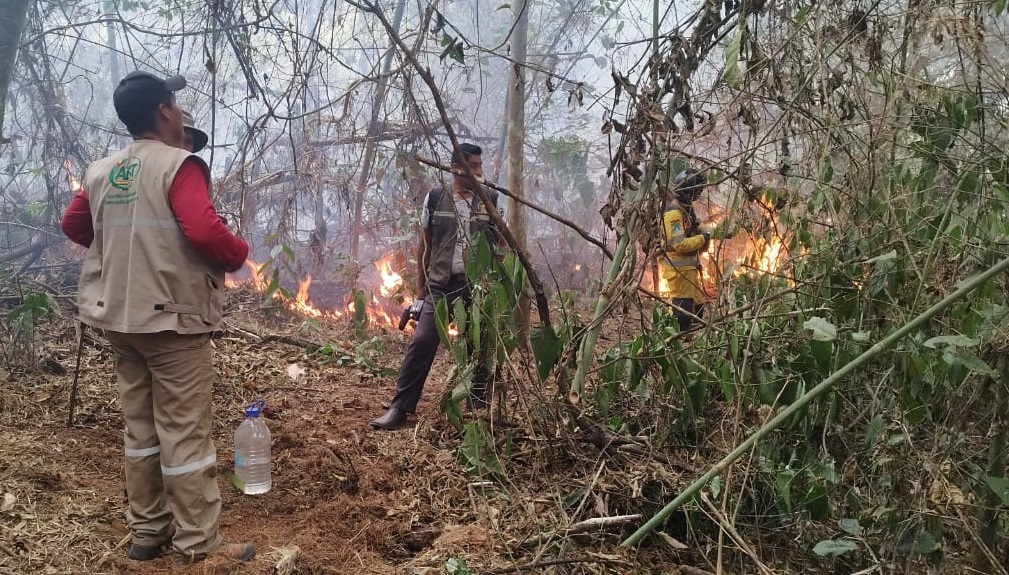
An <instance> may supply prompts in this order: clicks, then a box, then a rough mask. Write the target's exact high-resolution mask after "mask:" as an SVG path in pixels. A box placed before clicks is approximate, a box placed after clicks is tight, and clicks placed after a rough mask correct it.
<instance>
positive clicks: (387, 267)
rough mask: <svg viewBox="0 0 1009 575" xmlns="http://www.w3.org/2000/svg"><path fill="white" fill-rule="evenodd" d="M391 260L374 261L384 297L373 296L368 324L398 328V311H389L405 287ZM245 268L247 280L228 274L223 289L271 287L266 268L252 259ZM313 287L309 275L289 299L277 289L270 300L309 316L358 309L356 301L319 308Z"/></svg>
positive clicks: (341, 314) (336, 316)
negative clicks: (247, 274) (324, 308)
mask: <svg viewBox="0 0 1009 575" xmlns="http://www.w3.org/2000/svg"><path fill="white" fill-rule="evenodd" d="M392 259H393V255H392V254H389V255H387V256H384V257H383V258H381V259H379V260H378V261H376V262H375V267H376V268H377V270H378V273H379V277H380V278H381V285H379V286H377V288H378V292H379V294H380V295H381V298H380V297H379V295H376V294H372V296H371V300H370V302H369V303H368V304H367V308H366V310H365V312H366V315H367V317H368V321H369V323H372V324H377V325H384V326H390V327H395V326H396V325H397V324H398V323H399V321H398V319H399V312H398V311H396V310H393V312H390V311H389V309H392V308H395V307H396V305H397V304H395V302H392V301H389V300H390V298H391V297H392V296H393V295H395V294H396V292H397V291H398V290H399V289H400V287H401V286H402V284H403V278H402V276H400V274H398V273H396V272H395V271H393V269H392V264H391V262H392ZM245 266H246V267H247V268H248V271H249V277H248V278H247V279H244V280H243V279H239V278H238V277H236V276H234V275H229V276H228V277H227V278H225V281H224V286H225V287H226V288H231V289H235V288H238V287H241V286H243V285H248V286H251V287H252V288H253V289H255V290H256V291H257V292H259V293H265V292H266V291H267V290H268V289H269V287H270V279H269V278H268V277H265V276H264V275H263V274H262V273H260V270H261V268H262V267H263V266H262V265H261V264H259V263H257V262H255V261H253V260H247V261H246V262H245ZM311 288H312V276H310V275H308V276H305V279H303V280H300V281H299V282H298V291H297V292H296V293H295V294H294V295H293V296H286V295H285V294H284V293H282V292H281V291H280V290H276V291H274V292H273V295H272V296H271V299H272V300H273V301H274V302H276V303H278V304H282V305H283V306H284V307H285V308H287V309H288V310H290V311H291V312H293V313H296V314H299V315H302V316H306V317H311V318H318V319H339V318H343V317H346V316H348V315H350V316H353V314H354V310H355V306H354V302H353V301H350V302H348V303H347V305H346V308H345V309H332V310H321V309H319V308H318V307H317V306H316V305H315V304H314V303H313V302H312V300H311V296H310V293H311ZM383 300H385V301H383Z"/></svg>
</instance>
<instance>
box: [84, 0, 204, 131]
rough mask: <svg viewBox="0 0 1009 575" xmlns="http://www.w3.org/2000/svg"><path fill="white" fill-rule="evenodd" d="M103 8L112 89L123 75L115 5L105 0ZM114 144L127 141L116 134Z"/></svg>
mask: <svg viewBox="0 0 1009 575" xmlns="http://www.w3.org/2000/svg"><path fill="white" fill-rule="evenodd" d="M104 10H105V17H106V18H108V20H107V21H106V22H105V39H106V45H107V48H106V50H107V51H108V53H109V71H110V72H111V74H112V78H111V80H112V89H113V90H115V89H116V87H117V86H119V80H121V79H122V77H123V76H122V72H121V71H120V70H119V44H118V40H117V39H116V26H115V24H114V23H113V22H112V18H113V17H114V16H115V15H116V7H115V4H113V2H112V0H105V4H104ZM190 111H192V110H190ZM116 144H117V148H125V147H126V145H127V142H126V139H125V138H123V137H122V136H121V135H119V134H116Z"/></svg>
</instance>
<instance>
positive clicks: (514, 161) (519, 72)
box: [508, 0, 529, 349]
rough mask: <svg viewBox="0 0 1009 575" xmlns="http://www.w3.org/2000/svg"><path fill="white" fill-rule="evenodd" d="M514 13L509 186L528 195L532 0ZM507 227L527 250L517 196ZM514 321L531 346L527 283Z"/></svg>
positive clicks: (522, 1)
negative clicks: (527, 75) (526, 164)
mask: <svg viewBox="0 0 1009 575" xmlns="http://www.w3.org/2000/svg"><path fill="white" fill-rule="evenodd" d="M512 13H513V14H514V17H515V29H514V32H513V33H512V42H511V55H512V59H513V60H514V61H513V62H512V65H511V73H510V77H509V82H508V189H509V190H510V191H511V192H512V194H514V195H515V196H516V197H519V198H525V186H524V185H523V179H524V176H525V171H524V169H523V165H522V163H523V159H524V158H525V151H524V144H525V136H526V114H525V101H526V85H525V63H526V43H527V38H528V33H529V2H528V1H527V0H519V1H518V2H516V3H514V4H512ZM508 227H510V228H511V230H512V233H513V234H514V235H515V239H516V240H518V244H519V246H521V248H522V250H523V251H525V252H526V253H528V251H529V250H528V247H527V244H526V214H525V207H524V206H522V204H520V203H519V202H517V201H515V200H514V199H512V200H510V201H509V203H508ZM515 324H516V326H517V327H518V333H517V336H518V342H519V346H520V347H521V348H523V349H526V348H528V346H529V296H528V295H527V293H526V290H525V286H522V292H521V294H520V295H519V301H518V306H517V307H516V308H515Z"/></svg>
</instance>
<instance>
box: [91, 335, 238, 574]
mask: <svg viewBox="0 0 1009 575" xmlns="http://www.w3.org/2000/svg"><path fill="white" fill-rule="evenodd" d="M106 336H107V337H108V339H109V342H110V343H111V344H112V349H113V351H115V353H116V356H117V360H116V382H117V385H118V387H119V399H120V403H121V404H122V408H123V418H124V420H125V423H126V430H125V433H124V435H123V441H124V448H125V455H126V492H127V497H128V499H129V511H128V513H127V521H128V523H129V526H130V531H131V532H132V533H133V542H134V543H136V544H139V545H154V544H161V543H164V542H166V541H167V540H168V539H169V538H171V539H172V544H173V547H174V548H175V549H176V550H178V551H182V552H192V553H195V554H202V553H206V552H209V551H210V550H212V549H213V548H214V547H216V546H217V545H218V544H220V541H221V538H220V535H219V534H218V533H217V527H218V519H219V516H220V512H221V494H220V491H219V490H218V487H217V479H216V475H217V465H216V462H217V454H216V451H215V450H214V445H213V443H212V442H211V439H210V433H211V411H210V402H211V393H212V390H213V382H214V368H213V363H212V358H211V348H210V334H196V335H180V334H177V333H174V332H161V333H149V334H142V333H131V334H125V333H118V332H106ZM173 519H174V535H173V534H172V533H173Z"/></svg>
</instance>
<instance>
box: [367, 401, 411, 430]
mask: <svg viewBox="0 0 1009 575" xmlns="http://www.w3.org/2000/svg"><path fill="white" fill-rule="evenodd" d="M404 423H406V412H403V411H400V410H398V409H396V408H395V407H390V408H389V411H387V412H385V415H383V416H382V417H379V418H378V419H376V420H375V421H372V422H371V426H372V427H374V428H375V429H385V430H386V431H392V430H393V429H399V428H400V427H402V426H403V424H404Z"/></svg>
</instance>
